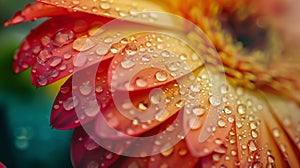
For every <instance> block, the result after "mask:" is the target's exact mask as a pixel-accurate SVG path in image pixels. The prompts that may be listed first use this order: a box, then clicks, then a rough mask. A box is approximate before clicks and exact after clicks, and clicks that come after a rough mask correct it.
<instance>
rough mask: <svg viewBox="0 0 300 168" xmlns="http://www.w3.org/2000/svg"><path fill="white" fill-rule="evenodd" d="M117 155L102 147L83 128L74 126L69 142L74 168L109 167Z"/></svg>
mask: <svg viewBox="0 0 300 168" xmlns="http://www.w3.org/2000/svg"><path fill="white" fill-rule="evenodd" d="M118 158H119V155H117V154H115V153H112V152H110V151H107V150H105V149H103V148H102V147H101V146H99V145H98V144H97V143H96V142H95V141H94V140H93V138H92V137H90V136H89V135H87V134H86V132H85V131H84V130H83V128H81V127H79V128H76V129H75V131H74V133H73V137H72V143H71V159H72V164H73V166H74V167H75V168H79V167H109V166H110V165H111V164H113V163H114V162H115V161H116V160H117V159H118Z"/></svg>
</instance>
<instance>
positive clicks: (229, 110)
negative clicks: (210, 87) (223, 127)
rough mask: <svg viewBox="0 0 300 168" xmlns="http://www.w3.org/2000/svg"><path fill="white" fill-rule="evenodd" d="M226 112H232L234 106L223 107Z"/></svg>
mask: <svg viewBox="0 0 300 168" xmlns="http://www.w3.org/2000/svg"><path fill="white" fill-rule="evenodd" d="M223 111H224V113H225V114H231V113H232V108H231V107H230V106H225V107H224V109H223Z"/></svg>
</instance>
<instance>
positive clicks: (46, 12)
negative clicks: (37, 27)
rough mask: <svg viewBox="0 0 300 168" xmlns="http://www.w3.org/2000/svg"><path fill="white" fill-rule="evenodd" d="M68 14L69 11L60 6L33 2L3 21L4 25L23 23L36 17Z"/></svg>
mask: <svg viewBox="0 0 300 168" xmlns="http://www.w3.org/2000/svg"><path fill="white" fill-rule="evenodd" d="M65 14H70V11H69V10H67V9H65V8H60V7H56V6H52V5H47V4H44V3H39V2H36V3H33V4H29V5H27V6H26V7H25V9H23V10H22V11H20V12H17V13H16V14H15V15H14V17H13V18H12V19H11V20H9V21H7V22H5V23H4V25H5V26H11V25H14V24H18V23H23V22H27V21H34V20H36V19H38V18H43V17H53V16H58V15H65Z"/></svg>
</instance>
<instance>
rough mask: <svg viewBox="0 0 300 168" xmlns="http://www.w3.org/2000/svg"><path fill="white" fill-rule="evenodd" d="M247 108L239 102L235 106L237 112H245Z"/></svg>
mask: <svg viewBox="0 0 300 168" xmlns="http://www.w3.org/2000/svg"><path fill="white" fill-rule="evenodd" d="M246 110H247V107H246V106H245V105H244V104H239V105H238V107H237V111H238V113H239V114H241V115H242V114H245V113H246Z"/></svg>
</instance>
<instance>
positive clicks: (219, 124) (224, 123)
mask: <svg viewBox="0 0 300 168" xmlns="http://www.w3.org/2000/svg"><path fill="white" fill-rule="evenodd" d="M218 126H219V127H225V126H226V122H225V121H224V120H219V121H218Z"/></svg>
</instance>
